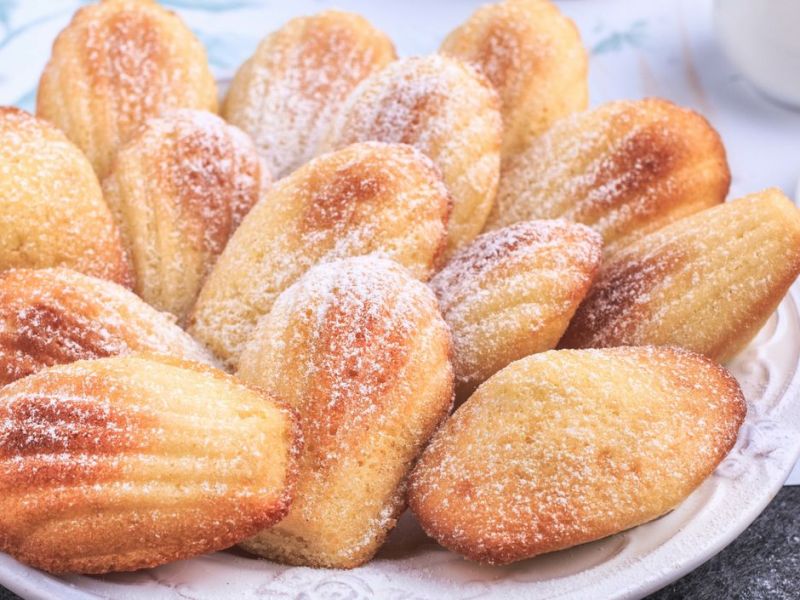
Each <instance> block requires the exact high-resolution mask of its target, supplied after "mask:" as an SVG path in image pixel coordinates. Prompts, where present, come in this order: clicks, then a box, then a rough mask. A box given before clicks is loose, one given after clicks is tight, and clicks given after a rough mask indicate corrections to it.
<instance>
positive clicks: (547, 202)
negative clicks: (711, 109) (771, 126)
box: [487, 98, 730, 253]
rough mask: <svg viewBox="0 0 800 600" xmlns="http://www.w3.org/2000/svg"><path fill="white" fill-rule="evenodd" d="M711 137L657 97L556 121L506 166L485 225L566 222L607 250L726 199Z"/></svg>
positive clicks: (717, 145)
mask: <svg viewBox="0 0 800 600" xmlns="http://www.w3.org/2000/svg"><path fill="white" fill-rule="evenodd" d="M729 184H730V172H729V170H728V163H727V159H726V156H725V148H724V147H723V146H722V142H721V140H720V137H719V135H718V134H717V132H716V131H715V130H714V129H713V128H712V127H711V125H710V124H709V123H708V121H706V120H705V119H704V118H703V117H702V116H700V115H699V114H697V113H695V112H693V111H691V110H687V109H683V108H680V107H678V106H676V105H674V104H672V103H671V102H668V101H666V100H661V99H657V98H648V99H644V100H621V101H616V102H609V103H607V104H604V105H602V106H600V107H598V108H596V109H593V110H590V111H585V112H582V113H577V114H574V115H571V116H568V117H564V118H563V119H560V120H558V121H556V122H555V123H554V124H553V126H552V127H551V128H550V129H549V130H548V131H547V132H545V133H544V134H542V135H541V136H540V137H538V138H533V139H532V140H531V141H530V143H529V144H528V145H527V146H526V147H525V148H524V149H522V150H521V151H520V152H519V154H517V155H516V156H514V157H512V158H511V159H509V160H508V161H506V162H505V163H504V165H503V171H502V173H501V176H500V188H499V190H498V193H497V202H496V203H495V206H494V209H493V211H492V214H491V215H490V216H489V220H488V223H487V228H489V229H497V228H499V227H504V226H505V225H509V224H511V223H516V222H517V221H527V220H530V219H556V218H564V219H569V220H570V221H577V222H579V223H585V224H587V225H591V226H592V227H594V228H595V229H597V230H598V231H599V232H600V233H601V234H602V235H603V239H604V241H605V243H606V252H607V253H609V252H612V251H614V250H615V249H616V248H618V247H621V246H624V245H625V244H626V243H629V242H630V241H632V240H634V239H636V238H637V237H640V236H641V235H643V234H645V233H647V232H649V231H654V230H655V229H658V228H659V227H662V226H664V225H666V224H667V223H669V222H671V221H675V220H677V219H679V218H681V217H684V216H686V215H689V214H691V213H694V212H697V211H699V210H703V209H705V208H708V207H710V206H714V205H715V204H719V203H720V202H722V201H724V200H725V196H726V195H727V193H728V186H729Z"/></svg>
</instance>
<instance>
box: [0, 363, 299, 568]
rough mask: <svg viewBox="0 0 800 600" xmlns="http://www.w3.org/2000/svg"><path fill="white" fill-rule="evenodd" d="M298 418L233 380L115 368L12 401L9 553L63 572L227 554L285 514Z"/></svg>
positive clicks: (7, 432)
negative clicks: (222, 550) (218, 551)
mask: <svg viewBox="0 0 800 600" xmlns="http://www.w3.org/2000/svg"><path fill="white" fill-rule="evenodd" d="M298 433H299V432H298V430H297V428H296V426H295V420H294V418H293V416H292V414H291V413H290V412H289V411H288V410H287V409H286V408H284V407H282V406H281V405H279V404H278V403H276V402H275V401H274V400H273V399H272V398H271V397H270V396H269V395H267V394H266V393H264V392H261V391H259V390H257V389H255V388H251V387H248V386H246V385H244V384H242V383H239V382H237V381H236V380H235V379H234V378H233V377H231V376H229V375H226V374H225V373H223V372H222V371H218V370H216V369H211V368H208V367H204V366H202V365H199V364H197V363H190V362H185V361H180V360H177V359H170V358H166V357H142V356H137V357H132V356H131V357H114V358H101V359H98V360H91V361H80V362H76V363H72V364H70V365H61V366H57V367H52V368H50V369H46V370H44V371H40V372H39V373H36V374H35V375H31V376H30V377H26V378H24V379H20V380H19V381H15V382H14V383H12V384H10V385H7V386H6V387H4V388H2V389H1V390H0V490H1V491H2V494H0V549H2V550H3V551H4V552H8V553H9V554H11V555H12V556H14V557H15V558H17V559H18V560H21V561H22V562H24V563H27V564H29V565H32V566H34V567H38V568H40V569H44V570H46V571H51V572H78V573H105V572H108V571H132V570H136V569H141V568H145V567H152V566H156V565H160V564H163V563H166V562H169V561H173V560H179V559H183V558H187V557H190V556H194V555H197V554H203V553H205V552H213V551H215V550H221V549H223V548H227V547H228V546H231V545H232V544H234V543H236V542H238V541H239V540H241V539H243V538H245V537H248V536H250V535H253V534H254V533H255V532H257V531H259V530H261V529H263V528H264V527H268V526H269V525H271V524H273V523H275V522H276V521H278V520H280V518H281V517H283V515H285V514H286V512H287V510H288V507H289V504H290V501H291V498H292V494H293V487H294V481H295V478H296V454H297V452H298V445H299V439H300V438H299V437H298Z"/></svg>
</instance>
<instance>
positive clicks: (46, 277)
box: [0, 269, 213, 386]
mask: <svg viewBox="0 0 800 600" xmlns="http://www.w3.org/2000/svg"><path fill="white" fill-rule="evenodd" d="M135 352H148V353H157V354H167V355H171V356H176V357H179V358H184V359H187V360H195V361H199V362H204V363H207V364H212V363H213V358H212V357H211V354H210V353H209V352H208V351H207V350H205V349H204V348H203V347H202V346H201V345H200V344H199V343H197V342H195V341H194V340H193V339H192V338H191V337H190V336H189V334H187V333H186V332H185V331H183V330H182V329H181V328H180V327H178V326H177V325H176V324H175V323H174V322H173V321H172V320H171V319H170V318H169V317H168V316H167V315H164V314H162V313H159V312H158V311H157V310H155V309H153V308H152V307H151V306H149V305H148V304H146V303H145V302H143V301H142V300H141V299H140V298H139V297H138V296H136V294H134V293H133V292H130V291H128V290H126V289H125V288H123V287H121V286H119V285H117V284H115V283H112V282H110V281H105V280H103V279H97V278H95V277H88V276H86V275H82V274H80V273H77V272H75V271H70V270H69V269H38V270H30V269H11V270H9V271H6V272H4V273H0V386H2V385H5V384H7V383H10V382H12V381H14V380H16V379H19V378H21V377H26V376H28V375H30V374H31V373H35V372H37V371H39V370H41V369H43V368H45V367H50V366H53V365H59V364H65V363H71V362H75V361H77V360H81V359H90V358H102V357H106V356H115V355H118V354H131V353H135Z"/></svg>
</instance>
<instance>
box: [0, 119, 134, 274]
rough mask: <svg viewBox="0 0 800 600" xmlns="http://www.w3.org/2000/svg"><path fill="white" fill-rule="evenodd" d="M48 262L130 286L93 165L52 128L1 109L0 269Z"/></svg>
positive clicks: (121, 252) (36, 120) (126, 269)
mask: <svg viewBox="0 0 800 600" xmlns="http://www.w3.org/2000/svg"><path fill="white" fill-rule="evenodd" d="M53 266H65V267H70V268H72V269H75V270H77V271H81V272H83V273H87V274H89V275H94V276H96V277H102V278H104V279H111V280H112V281H116V282H117V283H121V284H123V285H130V283H131V272H130V267H129V266H128V261H127V259H126V257H125V251H124V250H123V247H122V243H121V241H120V237H119V232H118V231H117V228H116V227H115V226H114V222H113V220H112V218H111V213H110V212H109V210H108V206H106V203H105V202H103V194H102V192H101V190H100V184H99V183H98V182H97V177H96V176H95V174H94V171H92V166H91V165H90V164H89V162H88V161H87V160H86V158H85V157H84V156H83V154H81V152H80V150H78V149H77V148H76V147H75V146H73V145H72V143H71V142H70V141H69V140H67V138H66V137H64V134H62V133H61V132H60V131H59V130H58V129H56V128H55V127H52V126H51V125H49V124H48V123H46V122H44V121H41V120H39V119H36V118H35V117H33V116H31V115H29V114H28V113H26V112H24V111H22V110H19V109H17V108H10V107H0V271H3V270H5V269H10V268H15V267H30V268H41V267H53Z"/></svg>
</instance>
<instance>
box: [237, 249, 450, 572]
mask: <svg viewBox="0 0 800 600" xmlns="http://www.w3.org/2000/svg"><path fill="white" fill-rule="evenodd" d="M448 352H449V335H448V333H447V328H446V325H445V324H444V322H443V321H442V320H441V317H440V316H439V314H438V310H437V306H436V300H435V298H434V296H433V294H432V293H431V291H430V289H429V288H428V287H427V286H425V285H424V284H423V283H421V282H418V281H415V280H414V279H413V278H412V277H411V276H410V274H409V273H408V272H407V271H406V270H405V269H403V268H402V267H401V266H400V265H398V264H397V263H394V262H392V261H389V260H385V259H381V258H377V257H374V256H362V257H354V258H348V259H345V260H341V261H336V262H331V263H325V264H321V265H317V266H315V267H314V268H312V269H311V270H309V271H308V273H306V274H305V275H304V276H303V277H302V278H301V279H300V280H299V281H298V282H297V283H295V284H294V285H292V286H291V287H290V288H289V289H287V290H286V291H285V292H284V293H283V294H281V295H280V297H279V298H278V300H277V301H276V302H275V304H274V305H273V307H272V310H271V311H270V313H269V314H268V315H267V316H265V317H264V318H263V319H262V320H261V321H260V322H259V325H258V327H257V328H256V330H255V331H254V333H253V336H252V338H251V342H250V344H249V346H248V348H247V349H246V351H245V352H244V354H243V356H242V360H241V367H240V370H239V372H238V374H239V376H240V377H242V378H244V379H245V380H246V381H251V382H253V383H256V384H258V385H260V386H263V387H265V388H267V389H271V390H274V391H275V393H276V394H277V395H278V396H280V397H282V398H285V399H286V400H287V402H288V403H289V404H290V405H291V406H293V407H294V408H295V409H296V410H297V412H298V414H299V416H300V421H301V425H302V429H303V432H304V435H305V441H306V445H305V449H304V451H303V456H302V459H301V476H300V481H299V484H298V497H297V500H296V501H295V503H294V504H293V506H292V509H291V511H290V514H289V516H288V517H287V518H286V520H284V521H282V522H281V523H280V524H279V525H278V526H277V527H276V528H275V529H274V530H272V531H271V532H265V533H264V534H262V535H260V536H258V538H256V540H254V541H252V542H248V544H247V545H246V547H248V548H251V549H256V550H257V551H258V552H259V553H265V555H266V556H268V557H270V558H277V559H278V560H281V561H289V562H290V563H293V564H306V565H316V566H352V565H353V564H358V563H359V562H362V561H364V560H366V559H367V558H369V557H370V556H371V555H372V554H373V553H374V552H375V551H376V550H377V548H378V546H379V545H380V543H381V542H382V540H383V537H384V536H385V535H386V532H387V531H388V530H389V529H390V528H391V527H393V526H394V523H395V520H396V519H397V517H398V516H399V512H400V510H401V507H402V506H403V502H404V501H403V498H404V494H403V490H404V487H403V483H404V479H405V476H406V474H407V472H408V470H409V469H410V466H411V462H412V461H413V459H414V458H415V457H416V455H417V453H418V451H419V449H420V447H421V446H422V444H424V443H425V442H426V441H427V438H428V437H429V436H430V434H431V432H432V431H433V428H434V427H435V426H436V425H437V424H438V422H439V420H440V419H441V418H443V417H444V416H445V415H446V413H447V410H448V408H449V406H450V402H451V393H452V379H451V377H452V373H451V370H450V366H449V363H448V360H447V359H448Z"/></svg>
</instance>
